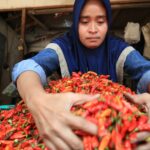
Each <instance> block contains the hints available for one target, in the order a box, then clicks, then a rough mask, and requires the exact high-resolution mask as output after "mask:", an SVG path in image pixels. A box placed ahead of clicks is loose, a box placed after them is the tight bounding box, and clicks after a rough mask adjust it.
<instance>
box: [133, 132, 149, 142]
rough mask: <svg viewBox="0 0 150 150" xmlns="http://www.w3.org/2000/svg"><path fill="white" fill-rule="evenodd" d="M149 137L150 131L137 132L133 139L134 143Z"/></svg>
mask: <svg viewBox="0 0 150 150" xmlns="http://www.w3.org/2000/svg"><path fill="white" fill-rule="evenodd" d="M148 137H150V132H140V133H138V134H137V137H136V139H134V140H132V143H138V142H141V141H144V140H146V139H147V138H148Z"/></svg>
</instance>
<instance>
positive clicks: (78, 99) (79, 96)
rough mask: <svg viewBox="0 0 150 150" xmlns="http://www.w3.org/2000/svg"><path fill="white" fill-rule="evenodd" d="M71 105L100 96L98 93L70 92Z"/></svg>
mask: <svg viewBox="0 0 150 150" xmlns="http://www.w3.org/2000/svg"><path fill="white" fill-rule="evenodd" d="M71 97H72V105H80V104H83V103H85V102H89V101H92V100H94V99H98V98H99V97H100V94H95V95H87V94H75V93H72V96H71Z"/></svg>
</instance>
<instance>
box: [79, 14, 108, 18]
mask: <svg viewBox="0 0 150 150" xmlns="http://www.w3.org/2000/svg"><path fill="white" fill-rule="evenodd" d="M89 17H90V16H89V15H85V16H82V15H81V16H80V18H85V19H86V18H89ZM96 17H97V18H106V15H98V16H96Z"/></svg>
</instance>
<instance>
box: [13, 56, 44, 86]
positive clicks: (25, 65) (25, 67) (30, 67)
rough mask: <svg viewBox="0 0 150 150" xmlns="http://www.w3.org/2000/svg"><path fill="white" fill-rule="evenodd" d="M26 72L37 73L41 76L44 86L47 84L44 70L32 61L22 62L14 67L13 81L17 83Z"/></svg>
mask: <svg viewBox="0 0 150 150" xmlns="http://www.w3.org/2000/svg"><path fill="white" fill-rule="evenodd" d="M25 71H34V72H36V73H37V74H38V75H39V76H40V79H41V82H42V84H43V85H44V84H46V74H45V72H44V70H43V69H42V67H41V66H40V65H39V64H37V63H36V62H35V61H34V60H32V59H27V60H22V61H21V62H19V63H17V64H16V65H15V66H14V68H13V71H12V81H13V82H14V83H15V82H16V80H17V78H18V77H19V76H20V75H21V74H22V73H23V72H25Z"/></svg>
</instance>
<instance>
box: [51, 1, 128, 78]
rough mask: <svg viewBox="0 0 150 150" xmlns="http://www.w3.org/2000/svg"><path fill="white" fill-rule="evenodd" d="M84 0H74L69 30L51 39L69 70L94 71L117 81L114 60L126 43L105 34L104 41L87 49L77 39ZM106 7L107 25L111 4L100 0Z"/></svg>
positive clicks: (109, 20)
mask: <svg viewBox="0 0 150 150" xmlns="http://www.w3.org/2000/svg"><path fill="white" fill-rule="evenodd" d="M85 2H86V0H75V3H74V10H73V24H72V27H71V29H70V31H69V32H67V33H66V34H65V35H63V36H62V37H59V38H56V39H55V40H53V41H52V42H53V43H56V44H58V45H59V46H60V47H61V49H62V51H63V54H64V56H65V59H66V62H67V65H68V68H69V72H70V74H72V72H78V71H81V72H82V73H85V72H87V71H94V72H96V73H98V74H104V75H110V79H111V80H113V81H117V76H116V62H117V60H118V57H119V55H120V53H121V52H122V50H123V49H124V48H125V47H127V44H126V43H124V42H123V41H121V40H120V39H116V38H113V37H111V36H109V35H108V34H107V35H106V38H105V40H104V42H103V43H102V44H101V45H100V46H99V47H98V48H96V49H92V50H91V49H88V48H86V47H84V46H83V45H82V44H81V42H80V41H79V36H78V23H79V19H80V13H81V10H82V8H83V7H84V5H85ZM102 2H103V3H104V6H105V8H106V13H107V19H108V26H109V29H110V25H111V5H110V1H109V0H102Z"/></svg>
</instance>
